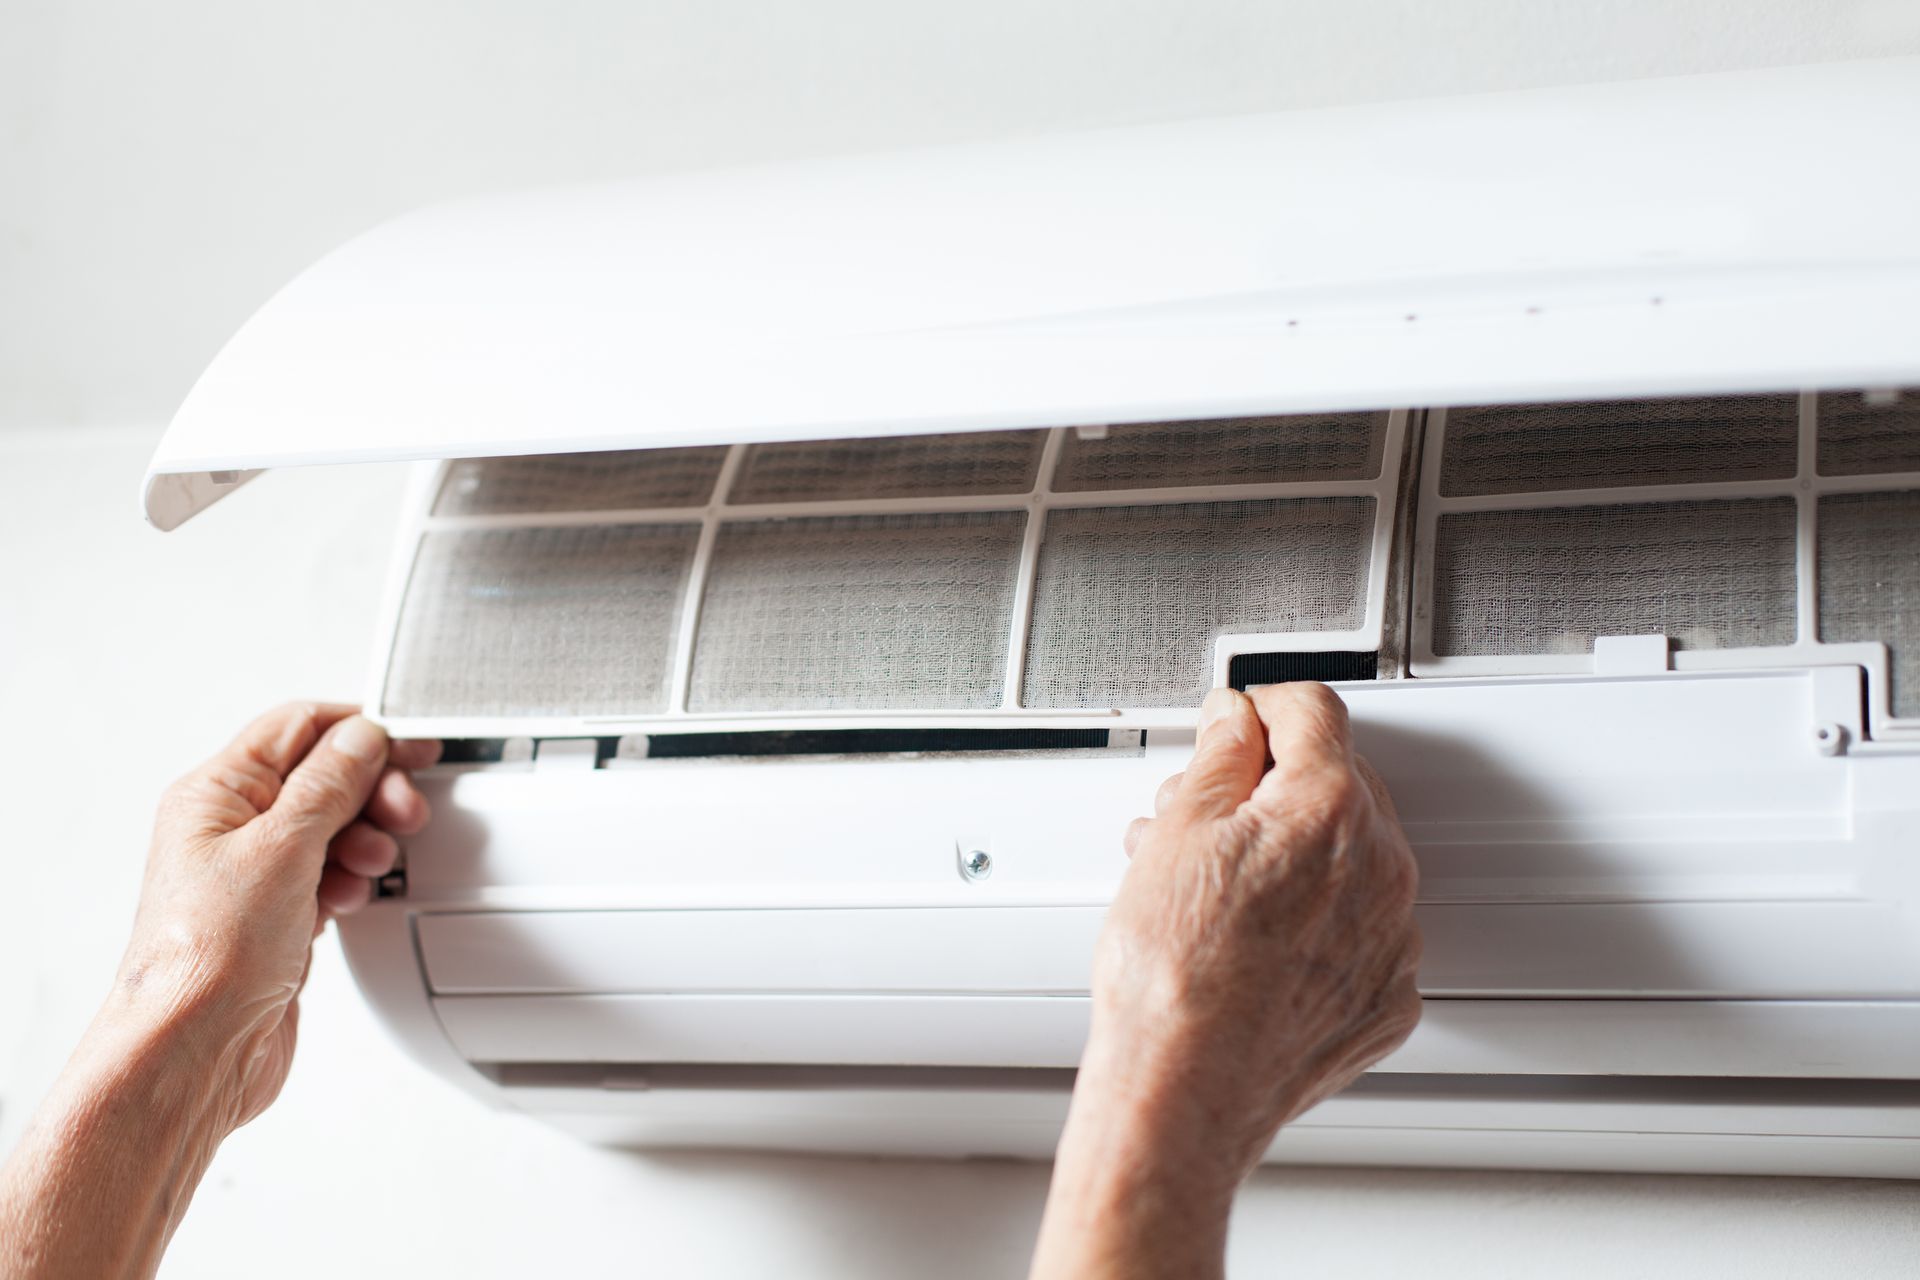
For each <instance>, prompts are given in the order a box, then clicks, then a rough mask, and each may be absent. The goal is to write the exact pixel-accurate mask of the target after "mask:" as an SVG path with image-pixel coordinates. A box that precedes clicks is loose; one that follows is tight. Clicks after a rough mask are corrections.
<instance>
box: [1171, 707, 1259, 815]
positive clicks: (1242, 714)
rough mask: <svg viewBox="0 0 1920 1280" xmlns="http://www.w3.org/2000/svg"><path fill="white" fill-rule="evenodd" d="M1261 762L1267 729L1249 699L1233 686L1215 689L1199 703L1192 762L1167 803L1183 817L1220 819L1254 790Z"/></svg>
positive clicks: (1236, 807)
mask: <svg viewBox="0 0 1920 1280" xmlns="http://www.w3.org/2000/svg"><path fill="white" fill-rule="evenodd" d="M1266 764H1267V739H1266V734H1265V733H1264V732H1262V730H1261V728H1260V717H1259V715H1258V714H1257V713H1256V712H1255V711H1254V709H1253V702H1252V701H1251V700H1250V699H1249V698H1248V697H1247V696H1246V695H1245V694H1243V693H1241V692H1240V691H1239V690H1237V689H1215V690H1214V691H1213V692H1212V693H1209V694H1208V695H1207V700H1206V701H1205V702H1203V703H1201V704H1200V732H1199V740H1198V742H1197V744H1196V745H1195V747H1194V752H1193V763H1191V764H1189V765H1188V766H1187V772H1186V776H1185V777H1184V778H1183V779H1182V780H1181V783H1180V793H1179V795H1178V796H1176V797H1175V799H1174V802H1173V804H1172V805H1171V806H1169V807H1170V809H1171V810H1172V811H1173V812H1176V813H1179V814H1181V815H1183V816H1185V817H1188V818H1202V819H1204V818H1224V817H1226V816H1227V815H1228V814H1230V813H1232V812H1233V811H1234V810H1235V809H1238V808H1239V807H1240V806H1241V805H1242V804H1243V803H1245V801H1246V799H1247V797H1248V796H1250V795H1252V794H1253V789H1254V787H1255V786H1256V785H1258V783H1259V781H1260V775H1261V774H1262V773H1264V772H1265V771H1266Z"/></svg>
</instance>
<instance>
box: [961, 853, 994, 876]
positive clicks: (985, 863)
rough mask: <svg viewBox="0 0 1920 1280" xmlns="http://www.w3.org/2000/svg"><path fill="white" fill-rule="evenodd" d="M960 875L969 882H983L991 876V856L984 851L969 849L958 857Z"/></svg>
mask: <svg viewBox="0 0 1920 1280" xmlns="http://www.w3.org/2000/svg"><path fill="white" fill-rule="evenodd" d="M960 874H961V875H963V876H965V877H966V878H967V879H969V880H985V879H986V878H987V877H988V876H990V875H992V874H993V855H992V854H990V853H988V852H987V851H986V850H985V849H969V850H968V851H967V852H965V853H963V854H961V855H960Z"/></svg>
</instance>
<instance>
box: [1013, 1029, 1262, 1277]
mask: <svg viewBox="0 0 1920 1280" xmlns="http://www.w3.org/2000/svg"><path fill="white" fill-rule="evenodd" d="M1189 1083H1190V1082H1185V1081H1180V1080H1174V1079H1168V1078H1165V1077H1164V1076H1162V1075H1160V1074H1159V1073H1157V1072H1155V1071H1153V1070H1152V1069H1150V1068H1146V1067H1143V1066H1141V1065H1140V1064H1138V1063H1133V1062H1129V1061H1127V1060H1126V1059H1125V1058H1124V1057H1122V1056H1121V1054H1120V1053H1119V1052H1108V1051H1107V1050H1106V1049H1105V1048H1104V1046H1102V1045H1100V1044H1098V1043H1096V1044H1095V1045H1094V1046H1093V1047H1091V1048H1090V1049H1089V1051H1088V1055H1087V1059H1086V1060H1085V1061H1084V1062H1083V1063H1082V1064H1081V1070H1080V1077H1079V1079H1078V1081H1077V1082H1076V1084H1075V1088H1074V1097H1073V1104H1072V1107H1071V1109H1070V1111H1069V1114H1068V1120H1067V1127H1066V1131H1065V1133H1064V1134H1063V1135H1062V1137H1061V1140H1060V1149H1059V1152H1058V1154H1057V1156H1056V1158H1055V1161H1054V1170H1053V1185H1052V1188H1051V1190H1050V1191H1049V1193H1048V1196H1047V1209H1046V1215H1045V1217H1044V1218H1043V1220H1042V1222H1041V1226H1040V1239H1039V1243H1038V1246H1037V1247H1036V1249H1035V1251H1034V1261H1033V1271H1032V1277H1033V1280H1211V1278H1212V1277H1217V1276H1219V1275H1221V1274H1222V1270H1223V1268H1224V1265H1225V1258H1226V1244H1227V1221H1228V1218H1229V1216H1230V1214H1231V1211H1232V1207H1233V1194H1234V1190H1235V1188H1236V1187H1237V1186H1238V1184H1239V1181H1240V1168H1239V1162H1238V1158H1237V1156H1236V1155H1235V1154H1233V1153H1230V1152H1226V1151H1222V1150H1219V1149H1218V1147H1217V1146H1209V1140H1208V1138H1207V1137H1206V1135H1207V1134H1208V1133H1210V1132H1213V1131H1214V1126H1212V1125H1211V1124H1209V1123H1208V1122H1207V1117H1206V1116H1205V1115H1204V1111H1205V1106H1206V1102H1205V1099H1204V1097H1195V1096H1194V1095H1193V1094H1192V1093H1191V1092H1190V1091H1189V1090H1188V1085H1189Z"/></svg>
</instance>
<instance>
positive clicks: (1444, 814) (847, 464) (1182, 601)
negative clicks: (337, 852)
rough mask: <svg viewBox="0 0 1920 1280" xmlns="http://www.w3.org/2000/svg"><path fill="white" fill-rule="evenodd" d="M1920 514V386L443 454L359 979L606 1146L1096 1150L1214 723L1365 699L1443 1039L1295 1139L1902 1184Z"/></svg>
mask: <svg viewBox="0 0 1920 1280" xmlns="http://www.w3.org/2000/svg"><path fill="white" fill-rule="evenodd" d="M1916 517H1920V395H1915V394H1913V393H1904V394H1903V393H1900V392H1897V391H1827V392H1786V393H1766V394H1747V395H1735V396H1708V397H1692V398H1669V399H1658V400H1625V401H1604V402H1602V401H1585V402H1577V403H1555V404H1528V405H1500V406H1483V407H1473V406H1455V407H1450V408H1407V409H1393V410H1382V411H1378V412H1361V413H1336V414H1310V415H1277V416H1260V417H1248V418H1237V419H1208V420H1198V421H1170V422H1153V423H1133V424H1106V425H1099V424H1095V425H1069V426H1055V427H1046V428H1036V429H1031V430H1009V431H989V432H977V433H957V434H946V435H932V436H925V435H922V436H901V437H897V438H888V437H882V438H875V439H861V440H823V441H803V442H787V443H760V444H750V445H736V446H713V447H705V448H693V449H671V450H638V451H628V452H605V453H586V454H561V455H551V456H525V457H505V458H484V459H462V460H454V461H449V462H445V463H430V464H423V465H422V466H421V467H420V468H419V471H418V477H417V480H416V482H415V485H414V500H413V510H412V515H411V516H410V517H409V518H408V519H407V520H406V521H405V523H404V525H403V528H402V531H401V536H400V541H399V552H398V554H397V555H396V558H395V573H394V579H393V583H392V585H391V590H390V593H389V595H390V608H389V610H388V614H389V618H388V624H389V625H388V627H387V629H386V630H385V632H384V633H383V635H382V636H381V638H380V642H379V648H378V653H379V658H380V662H379V665H378V669H379V670H380V671H381V672H382V675H381V676H380V678H379V680H378V682H377V684H378V689H377V705H378V706H379V708H380V713H381V715H382V717H383V718H384V719H385V720H386V721H387V723H388V725H389V728H390V729H391V730H392V731H393V732H394V733H395V734H398V735H406V736H432V737H439V738H442V739H443V740H445V742H446V755H445V757H444V760H443V763H442V764H441V765H440V766H438V767H437V768H436V769H434V770H431V771H429V772H428V774H427V775H425V776H424V777H423V780H422V781H423V785H424V786H425V787H427V788H428V794H429V796H430V797H431V798H432V799H433V801H434V804H435V809H436V812H437V813H439V814H441V819H440V820H439V821H437V822H436V823H435V824H434V826H433V827H432V828H430V829H429V830H428V831H427V832H426V833H424V834H423V836H422V837H420V838H419V839H418V840H416V841H415V842H413V843H412V844H411V845H410V846H409V849H408V851H407V863H406V866H405V867H404V869H403V870H402V871H401V872H400V873H397V874H396V875H395V876H394V877H391V878H390V879H389V881H388V882H387V883H386V884H385V885H383V886H382V894H383V897H382V900H381V901H379V902H377V903H376V904H375V907H374V909H373V910H370V911H369V912H367V913H366V915H365V916H364V917H363V918H357V919H355V920H354V921H352V922H350V923H349V924H348V926H347V927H346V929H345V930H344V934H343V936H344V937H345V940H346V943H347V949H348V955H349V958H350V960H351V961H352V963H353V965H354V968H355V971H356V974H357V975H358V976H359V978H360V981H361V982H362V984H363V986H364V987H366V989H367V991H368V994H369V996H370V997H371V998H372V999H373V1000H374V1002H375V1004H376V1005H377V1006H379V1007H380V1008H381V1009H382V1011H383V1012H384V1013H385V1015H386V1016H387V1018H388V1020H389V1021H390V1023H392V1024H393V1025H394V1026H395V1028H396V1030H398V1031H400V1033H401V1034H402V1035H403V1037H404V1038H406V1039H407V1041H408V1043H409V1044H410V1045H411V1047H412V1048H413V1049H414V1051H415V1053H416V1054H417V1055H418V1056H420V1057H422V1058H423V1059H425V1060H427V1061H428V1062H429V1063H431V1064H433V1065H435V1066H436V1067H437V1069H439V1070H441V1071H442V1072H443V1073H444V1074H447V1075H448V1076H449V1077H450V1078H456V1079H459V1080H460V1081H461V1082H462V1083H463V1084H465V1085H466V1087H468V1088H469V1089H471V1090H472V1091H474V1092H476V1093H477V1094H480V1095H481V1096H483V1097H485V1098H487V1099H488V1100H489V1101H491V1102H493V1103H494V1104H495V1105H508V1106H517V1107H521V1108H524V1109H527V1110H530V1111H533V1112H535V1113H536V1114H539V1115H541V1116H543V1117H544V1118H547V1119H549V1120H552V1121H554V1122H555V1123H559V1124H561V1125H563V1126H564V1127H567V1128H569V1129H572V1130H574V1131H575V1132H578V1133H581V1134H582V1135H584V1136H587V1137H590V1138H592V1139H594V1140H597V1141H603V1142H617V1143H642V1144H654V1145H659V1144H667V1145H674V1144H688V1143H692V1144H705V1145H738V1146H755V1147H781V1146H787V1147H793V1148H799V1149H839V1150H850V1151H882V1152H885V1151H898V1152H917V1153H923V1154H924V1153H944V1154H955V1155H966V1154H1001V1155H1009V1154H1010V1155H1026V1156H1044V1155H1045V1154H1047V1152H1048V1151H1049V1150H1050V1148H1051V1144H1052V1141H1053V1139H1054V1138H1055V1137H1057V1133H1058V1125H1059V1120H1060V1117H1061V1115H1062V1114H1063V1108H1064V1105H1065V1098H1066V1093H1067V1090H1068V1088H1069V1087H1070V1083H1071V1071H1072V1068H1073V1066H1074V1064H1075V1062H1076V1061H1077V1058H1078V1053H1079V1046H1080V1043H1081V1040H1082V1038H1083V1037H1084V1034H1085V1019H1086V1000H1085V995H1086V992H1087V990H1088V984H1089V972H1088V964H1089V957H1090V954H1091V949H1092V944H1093V939H1094V937H1095V934H1096V932H1097V929H1098V926H1099V921H1100V918H1101V914H1102V911H1103V905H1104V902H1105V899H1106V896H1107V895H1108V894H1109V893H1110V892H1111V889H1112V886H1113V885H1114V884H1115V883H1116V882H1117V879H1118V877H1119V875H1120V874H1121V872H1122V871H1123V870H1124V859H1123V858H1122V857H1121V856H1120V854H1119V850H1118V832H1119V830H1120V828H1121V827H1122V826H1124V823H1125V820H1126V818H1127V817H1129V816H1131V815H1132V814H1134V813H1136V812H1140V811H1142V809H1143V808H1144V807H1145V806H1146V804H1147V803H1148V800H1149V798H1150V797H1151V794H1152V791H1153V788H1154V786H1156V785H1157V783H1158V781H1159V779H1160V778H1161V777H1163V776H1165V775H1166V774H1168V773H1171V772H1174V771H1176V770H1177V769H1178V768H1180V767H1181V765H1182V764H1183V762H1184V759H1185V755H1186V753H1187V752H1188V751H1190V749H1191V742H1192V730H1193V723H1194V721H1193V717H1194V707H1195V705H1196V704H1197V703H1198V701H1199V700H1200V698H1201V696H1202V695H1204V693H1205V692H1206V690H1207V689H1208V688H1209V687H1211V686H1213V685H1215V684H1220V683H1233V684H1235V685H1238V686H1241V687H1246V686H1248V685H1251V684H1259V683H1268V682H1272V681H1275V680H1286V679H1323V680H1330V681H1333V682H1335V683H1336V686H1337V687H1338V688H1340V690H1341V692H1342V695H1343V697H1345V698H1346V700H1347V701H1348V704H1349V706H1350V708H1351V710H1352V713H1353V717H1354V721H1355V726H1356V738H1357V741H1358V744H1359V746H1360V749H1361V750H1362V751H1364V752H1365V753H1366V754H1367V755H1368V756H1369V758H1370V759H1371V760H1372V761H1373V762H1374V764H1375V765H1376V767H1378V768H1379V769H1380V771H1381V773H1382V775H1383V776H1384V777H1385V778H1386V779H1387V780H1388V782H1389V785H1390V786H1391V787H1392V789H1393V793H1394V795H1395V797H1396V801H1397V804H1398V807H1399V811H1400V814H1401V817H1402V819H1403V821H1404V823H1405V825H1406V827H1407V830H1408V833H1409V837H1410V839H1411V841H1412V843H1413V844H1414V846H1415V849H1416V852H1417V854H1418V856H1419V858H1420V862H1421V868H1422V891H1421V898H1420V902H1421V905H1420V908H1419V913H1420V923H1421V928H1422V931H1423V934H1424V936H1425V938H1426V952H1425V960H1424V962H1423V965H1422V971H1421V982H1422V991H1423V994H1424V995H1425V996H1426V998H1427V1012H1426V1015H1425V1018H1424V1020H1423V1024H1422V1027H1421V1029H1420V1030H1419V1031H1418V1032H1417V1033H1416V1036H1415V1038H1414V1040H1412V1041H1411V1042H1409V1044H1408V1045H1407V1046H1406V1047H1405V1048H1404V1049H1403V1050H1401V1051H1400V1052H1399V1053H1397V1054H1395V1055H1394V1056H1393V1057H1391V1058H1389V1059H1388V1060H1387V1061H1386V1062H1385V1063H1383V1064H1382V1065H1381V1067H1380V1068H1379V1069H1377V1070H1376V1071H1375V1072H1374V1073H1372V1074H1371V1075H1370V1076H1369V1077H1368V1078H1367V1079H1366V1080H1365V1081H1363V1082H1362V1084H1361V1085H1360V1086H1359V1087H1357V1088H1356V1089H1355V1090H1353V1091H1351V1092H1350V1093H1349V1094H1347V1095H1343V1097H1342V1098H1340V1099H1337V1100H1335V1101H1333V1102H1330V1103H1329V1104H1327V1105H1326V1106H1325V1107H1323V1108H1321V1109H1319V1110H1317V1111H1316V1112H1314V1113H1312V1114H1311V1115H1309V1116H1308V1117H1306V1118H1304V1119H1303V1120H1302V1121H1301V1122H1300V1123H1299V1124H1297V1125H1295V1126H1290V1127H1289V1129H1288V1131H1287V1132H1286V1133H1285V1134H1283V1136H1282V1138H1281V1140H1280V1141H1279V1143H1278V1144H1277V1145H1276V1147H1275V1149H1274V1152H1273V1158H1275V1159H1282V1160H1305V1161H1313V1160H1321V1161H1329V1160H1330V1161H1337V1162H1361V1163H1365V1162H1387V1163H1433V1164H1498V1165H1508V1166H1514V1165H1520V1166H1524V1165H1529V1164H1532V1165H1538V1166H1540V1167H1562V1168H1568V1167H1593V1168H1669V1169H1725V1170H1756V1171H1759V1170H1769V1169H1770V1170H1775V1171H1788V1170H1797V1171H1806V1172H1831V1173H1843V1172H1898V1171H1900V1170H1902V1169H1905V1168H1907V1167H1908V1166H1909V1165H1911V1164H1913V1163H1914V1158H1913V1157H1912V1156H1911V1155H1909V1154H1907V1152H1908V1150H1909V1144H1906V1143H1893V1144H1889V1143H1887V1142H1886V1141H1885V1139H1888V1138H1899V1137H1905V1138H1915V1139H1920V1086H1915V1085H1914V1084H1912V1083H1910V1080H1911V1077H1912V1075H1913V1067H1912V1064H1913V1062H1915V1061H1920V1018H1916V1016H1915V1009H1916V1006H1915V1005H1914V1003H1913V1000H1914V997H1915V996H1916V994H1920V954H1917V949H1916V945H1915V943H1914V941H1913V939H1914V937H1915V936H1916V931H1915V929H1914V928H1913V922H1912V919H1911V916H1910V911H1909V908H1908V905H1907V904H1908V902H1909V900H1910V899H1909V893H1908V889H1907V887H1906V886H1907V885H1908V883H1909V882H1910V877H1911V871H1910V870H1909V867H1908V862H1909V857H1908V852H1909V850H1910V846H1911V838H1910V834H1909V833H1910V831H1911V830H1912V825H1911V824H1912V822H1913V821H1914V820H1915V817H1916V811H1920V785H1916V784H1917V782H1920V634H1917V633H1916V632H1917V629H1920V518H1916ZM1102 824H1104V825H1102ZM1109 828H1110V829H1109ZM1629 1134H1637V1135H1638V1137H1637V1139H1634V1140H1632V1141H1629V1140H1628V1138H1627V1136H1626V1135H1629ZM1623 1142H1624V1143H1626V1145H1625V1146H1623V1145H1622V1143H1623Z"/></svg>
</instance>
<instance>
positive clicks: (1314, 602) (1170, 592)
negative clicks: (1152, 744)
mask: <svg viewBox="0 0 1920 1280" xmlns="http://www.w3.org/2000/svg"><path fill="white" fill-rule="evenodd" d="M1373 517H1374V502H1373V499H1371V498H1294V499H1272V500H1265V501H1251V502H1218V503H1179V504H1174V505H1165V506H1145V507H1093V508H1082V509H1077V510H1075V509H1068V510H1058V511H1054V512H1052V513H1050V514H1049V515H1048V517H1047V528H1046V535H1045V537H1044V538H1043V540H1042V542H1041V547H1040V563H1039V573H1038V576H1037V578H1036V580H1035V583H1034V599H1033V620H1032V626H1031V631H1030V634H1029V637H1028V645H1027V666H1026V677H1025V681H1024V702H1025V704H1026V705H1027V706H1030V707H1178V706H1191V705H1193V704H1195V703H1197V702H1199V701H1200V699H1201V698H1203V697H1204V696H1206V692H1207V689H1208V688H1209V687H1210V686H1211V685H1212V683H1213V642H1214V640H1215V639H1216V638H1217V637H1219V636H1222V635H1227V634H1232V633H1248V632H1269V631H1345V630H1352V629H1355V628H1357V627H1359V626H1360V624H1361V622H1362V621H1364V620H1365V615H1366V587H1367V573H1368V558H1369V556H1370V555H1371V552H1372V547H1373Z"/></svg>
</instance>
